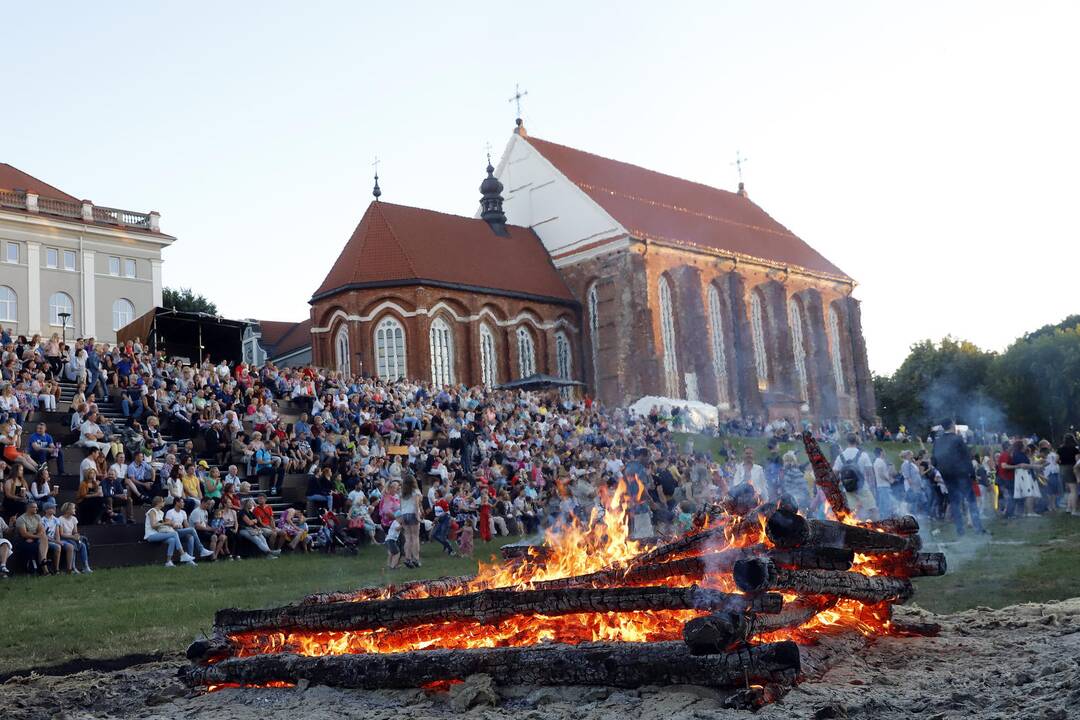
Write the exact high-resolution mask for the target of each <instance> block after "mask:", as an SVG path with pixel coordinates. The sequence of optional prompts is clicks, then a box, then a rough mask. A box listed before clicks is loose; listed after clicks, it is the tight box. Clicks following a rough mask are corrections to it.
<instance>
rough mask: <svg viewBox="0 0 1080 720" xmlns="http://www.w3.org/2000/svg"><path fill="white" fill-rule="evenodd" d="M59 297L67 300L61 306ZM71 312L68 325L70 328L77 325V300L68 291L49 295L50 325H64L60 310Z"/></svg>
mask: <svg viewBox="0 0 1080 720" xmlns="http://www.w3.org/2000/svg"><path fill="white" fill-rule="evenodd" d="M58 299H63V300H66V303H65V304H64V305H63V306H61V305H58V304H57V302H56V301H57V300H58ZM61 310H63V311H64V312H67V313H70V316H69V317H68V319H67V325H66V327H67V328H68V329H71V328H74V327H75V301H74V300H72V299H71V296H70V295H68V294H67V293H66V292H62V291H60V292H54V293H53V294H52V295H50V296H49V325H51V326H52V327H64V324H63V323H62V322H60V311H61Z"/></svg>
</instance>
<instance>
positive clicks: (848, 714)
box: [0, 598, 1080, 720]
mask: <svg viewBox="0 0 1080 720" xmlns="http://www.w3.org/2000/svg"><path fill="white" fill-rule="evenodd" d="M897 618H898V619H909V620H922V621H933V622H938V623H940V624H941V625H942V633H941V635H940V636H939V637H935V638H893V637H889V638H884V639H881V640H879V641H877V642H875V643H872V644H870V645H869V646H867V647H864V648H862V649H860V650H858V651H857V652H856V653H855V654H854V655H852V656H850V657H847V658H845V659H844V660H843V661H841V662H838V663H836V664H835V665H833V667H832V668H831V669H830V670H828V671H827V672H826V673H825V674H824V675H823V676H822V677H821V678H817V679H814V680H810V681H807V682H804V683H803V684H801V685H800V686H799V687H797V688H796V689H794V690H793V691H791V692H790V693H789V694H788V695H787V696H786V697H784V698H783V699H782V700H781V701H780V702H778V703H775V704H772V705H769V706H767V707H765V708H763V709H762V710H760V711H758V713H757V714H756V715H755V714H753V713H750V712H748V711H732V710H727V709H724V708H723V706H722V705H721V701H720V697H721V696H720V695H718V694H717V693H716V692H715V691H713V690H710V689H707V688H699V687H687V686H682V687H674V688H643V689H641V690H633V691H627V690H610V689H606V688H522V687H513V688H502V687H492V686H491V685H490V682H486V681H485V678H484V677H482V676H481V677H474V678H471V679H470V682H468V683H465V684H464V686H459V688H458V689H456V690H455V691H454V692H453V693H451V694H447V693H441V694H436V695H425V694H424V693H423V692H421V691H393V692H364V691H356V690H335V689H332V688H327V687H321V686H311V687H307V688H303V689H301V688H291V689H246V690H241V689H229V690H221V691H218V692H214V693H207V694H201V693H192V692H191V691H189V690H188V689H187V688H186V687H184V686H183V685H182V684H180V682H179V681H178V680H177V679H176V670H177V668H178V667H179V666H180V665H181V664H182V663H181V661H180V660H177V661H176V662H171V663H170V662H159V663H152V664H149V665H141V666H138V667H134V668H130V669H128V670H122V671H117V672H111V673H105V672H89V671H88V672H82V673H78V674H75V675H69V676H65V677H44V676H29V677H16V678H12V679H10V680H9V681H8V682H6V683H4V684H3V685H0V708H3V710H2V711H0V717H3V719H4V720H16V719H18V720H23V719H26V720H40V719H42V718H53V719H56V720H59V719H61V718H62V719H71V720H75V719H81V718H116V717H133V718H162V719H166V718H168V719H170V720H171V719H173V718H196V717H212V718H230V719H231V718H236V719H238V720H255V718H258V719H259V720H277V719H281V720H286V719H287V720H294V719H295V718H304V720H322V719H323V718H327V719H329V718H335V719H339V718H363V719H364V720H383V719H387V718H401V717H409V718H412V720H421V719H424V718H449V717H455V718H456V717H463V716H464V717H467V718H477V719H478V720H479V719H481V718H482V719H483V720H502V719H504V718H505V719H509V718H527V719H529V720H549V719H551V718H556V719H562V718H566V719H567V720H569V719H571V718H572V719H579V718H580V719H582V720H593V719H597V720H599V719H601V718H603V719H605V720H606V719H608V718H611V719H613V720H614V719H618V720H626V718H642V719H644V720H652V719H656V720H681V719H684V718H685V719H688V720H689V719H697V718H713V717H717V718H719V717H723V718H732V717H748V718H749V717H758V718H769V719H773V718H775V719H777V720H779V718H816V719H824V718H873V719H874V720H891V719H893V718H895V719H897V720H899V719H901V718H903V719H905V720H906V719H908V718H926V719H927V720H945V719H946V718H980V719H986V720H989V719H990V718H1002V719H1005V718H1031V719H1032V720H1041V719H1046V720H1066V719H1068V718H1080V598H1074V599H1072V600H1066V601H1063V602H1057V603H1047V604H1025V605H1016V606H1013V607H1008V608H1005V609H1002V610H991V609H989V608H977V609H975V610H968V611H965V612H962V613H958V614H955V615H943V616H935V615H932V614H930V613H928V612H925V611H922V610H920V609H919V608H917V607H909V608H905V609H901V608H897Z"/></svg>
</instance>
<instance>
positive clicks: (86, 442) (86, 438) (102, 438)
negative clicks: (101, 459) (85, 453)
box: [75, 408, 112, 457]
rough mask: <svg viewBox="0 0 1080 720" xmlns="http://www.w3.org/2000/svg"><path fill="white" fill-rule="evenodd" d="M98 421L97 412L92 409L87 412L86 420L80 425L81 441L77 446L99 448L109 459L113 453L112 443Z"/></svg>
mask: <svg viewBox="0 0 1080 720" xmlns="http://www.w3.org/2000/svg"><path fill="white" fill-rule="evenodd" d="M98 419H99V416H98V413H97V410H94V409H92V408H91V409H90V410H89V411H88V412H87V415H86V419H85V420H83V421H82V424H81V425H79V440H78V442H76V443H75V444H76V445H78V446H79V447H89V448H97V449H99V450H101V452H103V453H105V456H106V457H108V455H109V453H110V452H112V443H111V442H110V441H109V439H108V437H107V436H106V435H105V431H104V430H102V428H101V425H99V424H98Z"/></svg>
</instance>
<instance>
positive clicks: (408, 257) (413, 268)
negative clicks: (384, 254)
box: [357, 200, 419, 276]
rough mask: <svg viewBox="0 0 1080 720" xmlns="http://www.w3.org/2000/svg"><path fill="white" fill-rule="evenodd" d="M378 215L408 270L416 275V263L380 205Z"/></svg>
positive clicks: (376, 203) (376, 202)
mask: <svg viewBox="0 0 1080 720" xmlns="http://www.w3.org/2000/svg"><path fill="white" fill-rule="evenodd" d="M373 204H375V205H378V204H379V201H378V200H376V201H375V202H374V203H373ZM395 207H405V208H407V207H409V206H408V205H395ZM379 217H381V218H382V219H383V222H384V223H386V228H387V229H388V230H389V231H390V237H392V238H394V244H395V245H397V247H398V250H399V251H401V255H402V257H404V258H405V262H407V263H408V264H409V272H411V273H412V274H413V276H416V275H418V274H419V273H417V272H416V263H414V262H413V259H412V256H411V255H409V251H408V250H406V249H405V245H404V244H403V243H402V242H401V238H399V237H398V234H397V231H396V230H394V225H393V223H391V222H390V218H388V217H386V213H385V212H383V209H382V208H381V207H380V208H379ZM364 242H365V243H366V242H367V238H365V239H364ZM359 261H360V258H359V257H357V263H359Z"/></svg>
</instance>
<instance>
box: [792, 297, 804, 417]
mask: <svg viewBox="0 0 1080 720" xmlns="http://www.w3.org/2000/svg"><path fill="white" fill-rule="evenodd" d="M788 321H789V322H790V324H791V351H792V353H793V354H794V356H795V375H796V377H797V378H798V380H799V392H800V393H802V399H804V400H805V399H807V398H809V389H808V388H807V379H806V344H805V343H804V342H803V327H802V311H801V310H799V303H797V302H796V301H795V299H794V298H792V299H791V300H788Z"/></svg>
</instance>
